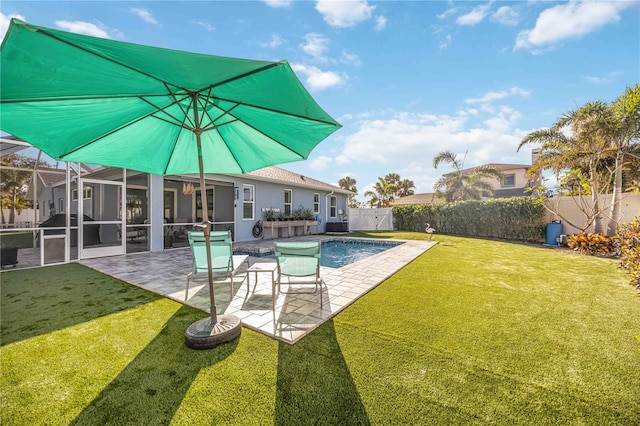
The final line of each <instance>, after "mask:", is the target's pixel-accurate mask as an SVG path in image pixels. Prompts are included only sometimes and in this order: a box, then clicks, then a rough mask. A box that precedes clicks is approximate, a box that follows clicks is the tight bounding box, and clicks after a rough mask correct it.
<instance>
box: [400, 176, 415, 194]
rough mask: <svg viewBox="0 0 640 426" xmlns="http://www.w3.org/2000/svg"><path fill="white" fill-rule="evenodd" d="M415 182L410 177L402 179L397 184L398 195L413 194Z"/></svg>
mask: <svg viewBox="0 0 640 426" xmlns="http://www.w3.org/2000/svg"><path fill="white" fill-rule="evenodd" d="M415 187H416V186H415V184H414V183H413V181H412V180H410V179H402V180H401V181H400V183H399V184H398V197H406V196H407V195H413V194H414V191H413V190H414V189H415Z"/></svg>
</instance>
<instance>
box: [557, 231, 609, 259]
mask: <svg viewBox="0 0 640 426" xmlns="http://www.w3.org/2000/svg"><path fill="white" fill-rule="evenodd" d="M567 245H568V246H569V247H571V248H572V249H573V250H575V251H577V252H579V253H582V254H590V255H594V256H615V255H616V254H617V253H616V247H615V245H614V240H613V238H611V237H609V236H607V235H604V234H600V233H594V232H589V233H584V232H581V233H579V234H573V235H569V237H568V238H567Z"/></svg>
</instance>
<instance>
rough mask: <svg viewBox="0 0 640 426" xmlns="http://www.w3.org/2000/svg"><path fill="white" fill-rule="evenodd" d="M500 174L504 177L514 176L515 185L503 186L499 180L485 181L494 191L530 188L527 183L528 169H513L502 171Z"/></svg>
mask: <svg viewBox="0 0 640 426" xmlns="http://www.w3.org/2000/svg"><path fill="white" fill-rule="evenodd" d="M500 172H501V173H502V174H503V175H504V176H508V175H514V185H513V186H502V181H501V180H497V179H483V180H484V181H485V182H487V183H489V184H490V185H491V186H492V187H493V189H510V188H526V187H528V186H529V182H528V181H527V176H526V175H527V169H526V168H513V169H502V170H500Z"/></svg>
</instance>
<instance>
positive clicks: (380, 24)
mask: <svg viewBox="0 0 640 426" xmlns="http://www.w3.org/2000/svg"><path fill="white" fill-rule="evenodd" d="M386 27H387V18H385V17H384V16H376V24H375V25H374V26H373V29H374V30H376V31H382V30H384V29H385V28H386Z"/></svg>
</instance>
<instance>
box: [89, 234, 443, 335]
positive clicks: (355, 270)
mask: <svg viewBox="0 0 640 426" xmlns="http://www.w3.org/2000/svg"><path fill="white" fill-rule="evenodd" d="M336 239H337V240H343V239H346V238H344V237H339V236H334V235H312V236H307V237H292V238H287V239H286V240H287V241H325V240H336ZM348 239H349V240H365V241H370V240H373V239H371V238H348ZM378 241H381V242H384V241H391V242H402V244H400V245H398V246H396V247H392V248H390V249H388V250H385V251H383V252H381V253H378V254H374V255H372V256H369V257H367V258H365V259H362V260H360V261H357V262H354V263H351V264H349V265H346V266H343V267H341V268H337V269H336V268H328V267H321V268H320V275H321V277H322V279H323V281H324V283H323V286H322V292H323V293H322V297H321V296H320V294H319V292H317V293H315V294H291V293H290V294H277V293H276V294H275V298H276V300H275V303H274V295H273V293H272V285H271V274H270V273H266V272H261V273H258V274H257V281H256V280H255V279H254V278H255V276H254V274H253V273H251V276H250V278H249V279H250V286H249V289H248V290H247V281H246V280H247V272H246V270H247V266H246V264H245V265H243V266H242V268H241V269H240V270H239V272H238V274H237V275H236V277H235V279H234V292H233V293H232V292H231V285H230V282H229V279H227V280H216V282H215V284H214V287H215V300H216V307H217V313H218V314H230V315H235V316H237V317H239V318H240V319H241V320H242V325H243V326H245V327H247V328H250V329H252V330H255V331H258V332H260V333H264V334H266V335H268V336H271V337H274V338H276V339H278V340H281V341H284V342H287V343H292V344H293V343H295V342H297V341H298V340H300V339H301V338H302V337H304V336H305V335H307V334H308V333H310V332H311V331H313V330H314V329H316V328H317V327H319V326H320V325H321V324H322V323H323V322H325V321H327V320H328V319H330V318H332V317H333V316H335V315H336V314H337V313H339V312H340V311H342V310H343V309H345V308H346V307H347V306H349V305H350V304H352V303H353V302H354V301H356V300H357V299H358V298H359V297H361V296H362V295H364V294H365V293H367V292H368V291H370V290H371V289H373V288H374V287H376V286H377V285H379V284H380V283H382V282H383V281H384V280H386V279H387V278H388V277H390V276H391V275H393V274H394V273H396V272H397V271H398V270H400V269H401V268H403V267H404V266H405V265H407V264H408V263H410V262H411V261H413V260H414V259H415V258H417V257H418V256H420V255H421V254H423V253H424V252H425V251H427V250H429V249H430V248H431V247H433V246H434V245H435V244H436V242H435V241H404V240H378ZM233 249H234V251H241V252H252V253H265V252H268V251H270V250H272V249H273V241H265V240H259V241H255V242H239V243H234V246H233ZM258 262H259V263H263V262H274V263H275V260H274V259H272V258H265V257H253V256H251V257H250V258H249V267H251V265H254V264H255V263H258ZM80 263H82V264H83V265H86V266H88V267H91V268H93V269H96V270H98V271H100V272H102V273H105V274H107V275H110V276H113V277H115V278H118V279H121V280H123V281H126V282H129V283H131V284H133V285H136V286H139V287H142V288H144V289H146V290H149V291H152V292H154V293H157V294H160V295H162V296H165V297H168V298H171V299H173V300H176V301H178V302H180V303H184V304H186V305H189V306H193V307H194V308H197V309H200V310H202V311H204V312H207V313H209V303H210V302H209V288H208V287H209V286H208V283H207V280H206V279H205V280H200V281H193V280H192V282H191V284H190V286H189V296H188V298H187V300H186V301H185V288H186V276H187V274H188V273H189V272H190V271H191V269H192V257H191V250H190V249H189V248H188V247H185V248H179V249H173V250H166V251H163V252H155V253H151V252H147V253H136V254H129V255H124V256H111V257H103V258H96V259H86V260H82V261H80ZM321 300H322V304H321ZM274 305H275V309H274Z"/></svg>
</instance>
